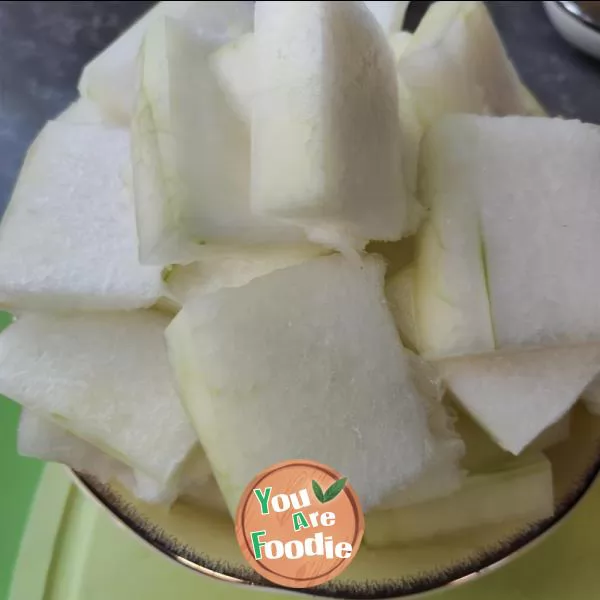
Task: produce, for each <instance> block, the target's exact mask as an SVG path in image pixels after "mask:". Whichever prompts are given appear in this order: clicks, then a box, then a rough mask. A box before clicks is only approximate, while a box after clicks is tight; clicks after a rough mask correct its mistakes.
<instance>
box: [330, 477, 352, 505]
mask: <svg viewBox="0 0 600 600" xmlns="http://www.w3.org/2000/svg"><path fill="white" fill-rule="evenodd" d="M346 481H348V478H347V477H342V478H341V479H338V480H337V481H335V482H334V483H332V484H331V485H330V486H329V488H327V491H326V492H325V494H324V499H325V502H330V501H331V500H333V499H334V498H335V497H336V496H338V495H339V494H340V493H341V491H342V490H343V489H344V486H345V485H346Z"/></svg>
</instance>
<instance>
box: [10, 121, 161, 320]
mask: <svg viewBox="0 0 600 600" xmlns="http://www.w3.org/2000/svg"><path fill="white" fill-rule="evenodd" d="M128 158H129V140H128V135H127V132H126V131H124V130H120V129H116V128H111V127H106V126H103V125H99V124H90V125H82V124H73V123H67V122H58V121H54V122H50V123H48V124H47V125H46V126H45V127H44V129H43V130H42V132H41V133H40V135H39V136H38V138H37V139H36V141H35V142H34V144H33V146H32V147H31V148H30V150H29V152H28V154H27V157H26V159H25V164H24V165H23V168H22V170H21V173H20V175H19V179H18V181H17V185H16V188H15V191H14V193H13V196H12V199H11V201H10V204H9V206H8V208H7V210H6V213H5V215H4V217H3V220H2V225H1V226H0V303H2V304H4V305H6V306H9V307H14V306H17V307H19V308H33V309H38V308H40V309H45V310H47V309H49V308H55V309H60V310H70V309H87V310H105V309H108V310H121V309H133V308H140V307H148V306H152V305H153V304H154V303H155V302H156V301H157V300H158V298H159V297H160V296H161V295H162V293H163V291H164V290H163V286H162V281H161V278H160V269H159V268H156V267H147V266H141V265H140V264H139V261H138V256H137V240H136V234H135V215H134V210H133V206H132V201H131V198H130V197H129V195H128V194H127V190H126V188H125V185H124V182H123V179H122V168H123V166H124V165H125V164H126V163H127V161H128Z"/></svg>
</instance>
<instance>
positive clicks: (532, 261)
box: [0, 1, 600, 546]
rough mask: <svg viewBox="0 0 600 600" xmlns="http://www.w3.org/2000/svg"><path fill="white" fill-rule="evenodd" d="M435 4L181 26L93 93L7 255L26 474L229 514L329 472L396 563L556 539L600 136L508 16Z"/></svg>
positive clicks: (15, 219) (210, 18) (271, 7)
mask: <svg viewBox="0 0 600 600" xmlns="http://www.w3.org/2000/svg"><path fill="white" fill-rule="evenodd" d="M407 4H408V3H407V2H346V1H344V2H337V1H336V2H312V1H302V2H281V1H269V2H256V3H250V2H222V1H219V2H210V1H205V2H192V1H186V2H162V3H159V4H158V5H157V6H156V7H155V8H153V9H152V10H151V11H150V12H149V13H147V14H146V15H145V16H144V17H143V18H142V19H141V20H140V21H139V22H137V23H136V24H135V25H134V26H133V27H132V28H131V29H130V30H129V31H127V32H126V33H124V34H123V35H122V36H121V37H120V38H119V39H117V40H116V41H115V42H114V43H113V44H112V45H111V46H110V47H109V48H107V49H106V50H105V51H104V52H102V53H101V54H100V55H99V56H97V57H96V58H95V59H94V60H93V61H91V62H90V63H89V64H88V65H87V66H86V67H85V69H84V71H83V74H82V77H81V81H80V86H79V90H80V94H81V96H80V98H79V99H78V100H77V101H76V102H75V103H74V104H73V105H72V106H70V107H69V108H68V109H67V110H66V111H65V112H64V113H62V114H61V115H60V116H58V117H57V118H56V119H54V120H52V121H51V122H49V123H48V124H47V125H46V126H45V127H44V128H43V130H42V131H41V132H40V134H39V136H38V137H37V139H36V140H35V142H34V143H33V145H32V146H31V148H30V150H29V152H28V154H27V156H26V159H25V161H24V164H23V167H22V171H21V174H20V176H19V179H18V182H17V185H16V187H15V190H14V194H13V197H12V200H11V202H10V205H9V207H8V209H7V211H6V214H5V216H4V219H3V221H2V225H1V228H0V303H1V304H2V306H3V307H4V308H5V309H6V310H7V311H9V312H10V313H11V314H12V315H13V316H14V319H13V322H12V324H11V325H10V326H9V327H8V328H7V329H6V330H5V331H4V332H3V333H2V334H1V335H0V392H2V393H4V394H6V395H7V396H9V397H10V398H12V399H13V400H15V401H17V402H19V403H20V404H21V405H22V406H23V413H22V418H21V423H20V430H19V450H20V452H21V453H22V454H24V455H27V456H33V457H37V458H41V459H44V460H48V461H55V462H61V463H64V464H66V465H68V466H70V467H71V468H73V469H75V470H77V471H79V472H82V473H86V474H88V475H90V476H93V477H94V478H96V479H97V480H99V481H102V482H109V483H119V484H120V485H121V486H125V487H126V488H128V489H129V490H130V493H132V494H134V495H136V496H137V497H138V498H140V499H142V500H144V501H146V502H154V503H164V504H166V505H171V504H173V503H174V502H176V501H185V502H194V503H196V504H197V505H199V506H200V507H203V506H204V507H206V506H210V507H213V508H214V507H215V506H217V507H218V506H220V504H219V502H222V510H225V511H227V510H228V511H229V512H230V513H231V514H234V513H235V510H236V508H237V503H238V501H239V498H240V496H241V494H242V491H243V490H244V488H245V486H246V485H247V484H248V482H249V481H250V480H251V479H252V478H254V477H255V475H256V474H257V473H258V472H259V471H261V470H263V469H265V468H267V467H269V466H271V465H272V464H274V463H277V462H279V461H282V460H290V459H294V458H299V459H312V460H316V461H319V462H321V463H325V464H327V465H330V466H331V467H333V468H335V469H336V470H338V471H339V472H341V473H343V474H344V475H345V476H347V477H348V478H349V481H350V483H351V485H352V486H353V488H354V490H355V491H356V492H357V493H358V496H359V498H360V500H361V503H362V507H363V509H364V510H365V512H366V513H367V531H366V542H367V543H368V544H370V545H373V546H385V545H388V544H402V543H414V542H416V541H419V540H422V539H426V538H431V537H433V536H437V535H442V534H444V535H445V534H452V533H456V532H461V531H464V530H467V529H470V528H476V527H480V526H482V525H486V524H492V523H504V522H512V521H517V520H522V519H528V520H530V521H537V520H540V519H544V518H547V517H550V516H551V515H552V513H553V510H554V499H553V492H552V470H551V465H550V463H549V461H548V460H547V458H546V457H545V455H544V450H545V449H547V448H548V447H550V446H552V445H553V444H557V443H559V442H561V441H564V440H565V439H566V438H567V437H568V436H569V413H570V411H571V409H572V408H573V406H574V405H575V403H576V401H577V400H578V399H579V398H580V397H581V396H582V393H583V394H584V397H585V398H586V402H587V405H588V407H589V408H590V410H591V411H592V412H593V411H594V410H595V411H596V412H599V411H600V391H599V389H598V388H599V387H600V385H599V384H597V383H594V378H595V376H596V374H597V373H598V372H599V371H600V343H599V342H600V303H599V302H598V300H597V297H596V293H595V292H596V291H597V290H598V287H599V285H600V270H599V269H598V267H597V264H596V263H597V257H598V256H599V255H600V203H599V202H598V198H597V196H598V190H600V169H599V168H598V164H600V162H599V161H600V129H599V128H597V127H595V126H592V125H588V124H584V123H581V122H579V121H574V120H573V121H570V120H562V119H554V118H549V117H547V116H545V114H544V112H543V110H542V109H541V108H540V106H539V105H538V104H537V103H536V101H535V100H534V98H533V97H532V95H531V94H530V93H529V92H528V90H527V89H526V88H525V87H524V86H523V84H522V83H521V81H520V79H519V77H518V75H517V72H516V71H515V69H514V68H513V66H512V65H511V63H510V61H509V59H508V57H507V54H506V52H505V50H504V48H503V46H502V43H501V40H500V38H499V36H498V34H497V32H496V30H495V28H494V25H493V23H492V20H491V19H490V16H489V14H488V12H487V10H486V8H485V6H484V5H483V4H482V3H480V2H455V1H452V2H439V3H436V4H434V5H433V6H432V8H430V9H429V10H428V12H427V13H426V15H425V17H424V19H423V21H422V22H421V24H420V25H419V27H418V29H417V30H416V32H415V33H414V34H409V33H407V32H405V31H402V22H403V16H404V10H405V8H406V5H407ZM221 499H222V500H221Z"/></svg>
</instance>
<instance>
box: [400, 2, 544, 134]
mask: <svg viewBox="0 0 600 600" xmlns="http://www.w3.org/2000/svg"><path fill="white" fill-rule="evenodd" d="M399 75H400V78H401V79H402V80H403V81H404V82H405V84H406V85H407V86H408V87H409V89H410V91H411V93H412V94H413V96H414V101H415V106H416V108H417V111H418V113H419V117H420V119H421V122H422V123H423V124H424V126H429V125H431V124H433V123H435V121H436V120H437V119H439V118H440V117H442V116H444V115H446V114H451V113H472V114H493V115H529V114H534V115H543V114H544V112H543V110H542V109H541V107H540V106H539V104H538V103H537V102H536V101H535V99H534V98H533V96H532V95H531V93H530V92H529V91H528V90H527V89H526V88H525V87H524V85H523V84H522V83H521V80H520V78H519V75H518V73H517V72H516V70H515V68H514V67H513V65H512V63H511V61H510V59H509V58H508V56H507V54H506V51H505V49H504V46H503V44H502V40H501V39H500V36H499V34H498V32H497V30H496V28H495V26H494V23H493V21H492V19H491V17H490V15H489V12H488V10H487V8H486V6H485V4H484V3H483V2H477V1H468V2H463V1H448V2H436V3H434V4H433V6H432V7H431V8H430V9H429V10H428V11H427V13H425V16H424V17H423V19H422V21H421V23H420V24H419V26H418V27H417V30H416V31H415V33H414V35H413V38H412V41H411V43H410V44H409V45H408V48H407V49H406V50H405V52H404V53H403V55H402V57H401V59H400V64H399Z"/></svg>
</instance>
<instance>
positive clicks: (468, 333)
mask: <svg viewBox="0 0 600 600" xmlns="http://www.w3.org/2000/svg"><path fill="white" fill-rule="evenodd" d="M435 133H436V135H442V134H443V132H440V130H439V129H437V130H436V131H435ZM431 138H432V135H428V136H426V138H425V140H424V142H423V144H424V146H423V150H422V162H421V165H422V168H423V184H422V196H421V198H422V199H423V201H424V203H425V204H426V205H427V206H429V208H430V214H429V219H428V220H427V221H426V223H425V224H424V225H423V227H422V228H421V230H420V231H419V233H418V235H417V252H416V272H415V277H414V284H413V285H414V291H413V294H414V302H415V306H416V329H417V332H416V334H415V335H416V338H417V339H416V341H417V343H418V344H419V345H418V349H419V351H420V353H421V354H423V355H424V356H426V357H429V358H435V357H442V356H451V355H454V354H470V353H478V352H486V351H489V350H493V349H494V347H495V340H494V330H493V327H492V319H491V314H490V306H489V299H488V292H487V283H486V264H485V258H486V257H485V253H484V247H483V241H482V233H481V227H480V223H479V215H478V213H477V210H476V208H474V207H473V205H472V203H471V202H469V201H468V200H467V199H466V198H464V197H462V196H460V195H458V194H452V193H449V192H448V191H447V189H446V185H447V184H446V181H447V178H448V177H450V178H451V177H454V171H453V168H454V167H455V166H456V165H455V163H457V162H461V164H462V161H461V156H460V155H458V154H457V155H452V156H451V155H450V154H444V157H443V160H442V159H439V156H438V154H437V153H436V152H435V149H436V145H437V144H438V143H439V142H438V141H437V138H433V140H431ZM432 148H433V149H432ZM450 185H451V184H450ZM406 298H407V299H408V300H410V295H409V296H407V297H406ZM399 300H401V298H399Z"/></svg>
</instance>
